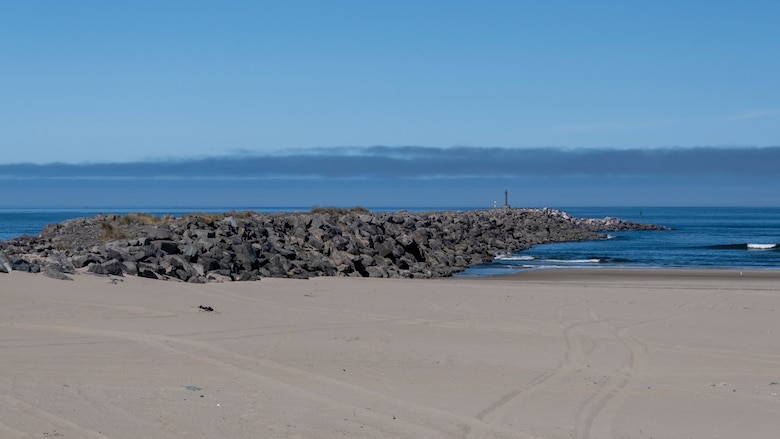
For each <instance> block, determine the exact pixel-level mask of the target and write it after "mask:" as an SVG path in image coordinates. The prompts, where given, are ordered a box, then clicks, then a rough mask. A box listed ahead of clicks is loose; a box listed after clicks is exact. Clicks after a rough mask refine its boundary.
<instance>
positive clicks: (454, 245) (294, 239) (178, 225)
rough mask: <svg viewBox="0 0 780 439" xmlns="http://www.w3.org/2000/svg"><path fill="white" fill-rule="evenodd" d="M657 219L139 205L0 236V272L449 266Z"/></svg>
mask: <svg viewBox="0 0 780 439" xmlns="http://www.w3.org/2000/svg"><path fill="white" fill-rule="evenodd" d="M657 229H662V228H661V227H658V226H653V225H647V224H639V223H633V222H627V221H623V220H619V219H616V218H605V219H603V220H594V219H581V218H574V217H572V216H570V215H569V214H567V213H565V212H562V211H559V210H553V209H493V210H480V211H444V212H426V213H417V212H406V211H402V212H395V213H373V212H368V211H366V210H364V209H353V210H344V209H320V210H318V211H313V212H310V213H283V214H264V213H255V212H241V213H238V212H234V213H232V214H220V215H212V214H192V215H186V216H183V217H180V218H173V217H165V218H159V217H153V216H151V215H145V214H129V215H126V216H118V215H105V216H98V217H93V218H78V219H73V220H68V221H65V222H63V223H61V224H52V225H48V226H46V227H45V228H44V229H43V231H42V232H41V233H40V234H39V235H38V236H36V237H31V236H22V237H19V238H15V239H12V240H10V241H8V242H0V272H2V271H5V272H8V271H10V270H20V271H28V272H44V273H45V274H47V275H50V276H53V277H63V276H64V274H67V273H74V272H75V271H76V270H78V269H86V270H87V271H88V272H91V273H95V274H110V275H125V274H126V275H132V276H136V275H137V276H143V277H148V278H154V279H167V280H180V281H186V282H197V283H201V282H210V281H239V280H255V279H259V278H261V277H287V278H307V277H311V276H362V277H402V278H411V277H414V278H431V277H442V276H450V275H452V274H453V273H457V272H460V271H462V270H464V269H465V268H467V267H469V266H472V265H476V264H480V263H483V262H487V261H490V260H492V259H493V258H494V257H495V256H497V255H500V254H506V253H509V252H512V251H518V250H523V249H527V248H529V247H531V246H533V245H536V244H542V243H549V242H561V241H577V240H591V239H600V238H603V236H602V235H599V234H598V233H597V232H600V231H612V230H657Z"/></svg>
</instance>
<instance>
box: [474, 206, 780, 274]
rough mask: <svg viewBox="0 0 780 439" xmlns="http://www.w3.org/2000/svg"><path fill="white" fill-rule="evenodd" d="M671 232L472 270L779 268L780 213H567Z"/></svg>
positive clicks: (619, 237) (621, 235)
mask: <svg viewBox="0 0 780 439" xmlns="http://www.w3.org/2000/svg"><path fill="white" fill-rule="evenodd" d="M562 210H565V211H567V212H569V213H570V214H572V215H574V216H578V217H591V218H603V217H605V216H614V217H618V218H622V219H625V220H630V221H638V222H646V223H652V224H658V225H663V226H667V227H670V228H671V229H672V230H669V231H637V232H610V233H608V234H607V235H608V236H609V239H605V240H599V241H586V242H567V243H556V244H543V245H537V246H535V247H533V248H530V249H528V250H524V251H520V252H515V253H512V254H508V255H503V256H500V257H498V258H496V259H495V260H494V261H493V262H490V263H487V264H483V265H480V266H476V267H472V268H470V269H468V270H466V272H465V273H463V275H467V276H481V275H493V274H507V273H514V272H517V271H521V270H531V269H540V268H565V267H615V268H617V267H631V268H734V269H780V208H713V207H657V208H644V209H640V208H626V207H616V208H604V207H599V208H582V207H578V208H562Z"/></svg>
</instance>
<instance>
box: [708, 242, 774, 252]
mask: <svg viewBox="0 0 780 439" xmlns="http://www.w3.org/2000/svg"><path fill="white" fill-rule="evenodd" d="M704 248H707V249H712V250H777V249H780V244H772V243H767V244H760V243H750V242H748V243H742V244H717V245H709V246H706V247H704Z"/></svg>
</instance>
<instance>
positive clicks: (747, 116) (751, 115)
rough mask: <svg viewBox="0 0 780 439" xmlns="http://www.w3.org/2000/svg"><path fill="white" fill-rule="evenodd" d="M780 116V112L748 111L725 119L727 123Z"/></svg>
mask: <svg viewBox="0 0 780 439" xmlns="http://www.w3.org/2000/svg"><path fill="white" fill-rule="evenodd" d="M776 114H780V110H746V111H743V112H741V113H739V114H736V115H734V116H731V117H727V118H725V119H723V120H724V121H725V122H735V121H741V120H751V119H759V118H762V117H766V116H773V115H776Z"/></svg>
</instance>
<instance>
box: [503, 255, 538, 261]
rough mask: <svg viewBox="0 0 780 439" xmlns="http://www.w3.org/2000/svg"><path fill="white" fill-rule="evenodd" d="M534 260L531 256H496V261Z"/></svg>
mask: <svg viewBox="0 0 780 439" xmlns="http://www.w3.org/2000/svg"><path fill="white" fill-rule="evenodd" d="M534 259H536V258H535V257H533V256H528V255H498V256H496V259H495V260H497V261H533V260H534Z"/></svg>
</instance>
